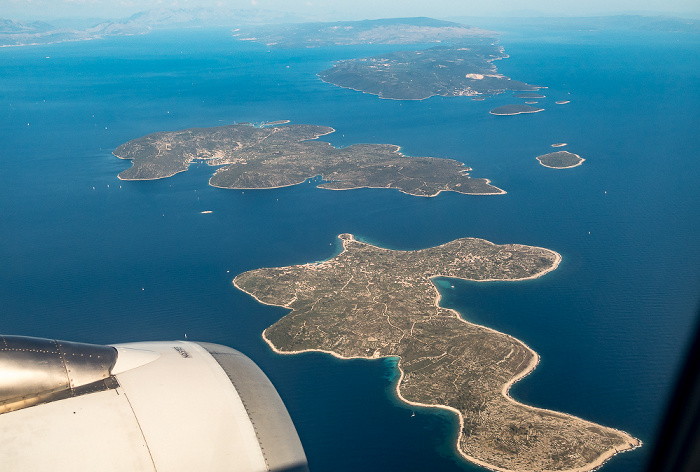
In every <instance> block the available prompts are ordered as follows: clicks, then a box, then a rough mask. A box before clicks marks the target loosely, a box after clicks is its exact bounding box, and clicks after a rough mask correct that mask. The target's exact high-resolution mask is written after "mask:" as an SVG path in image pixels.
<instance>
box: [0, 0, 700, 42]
mask: <svg viewBox="0 0 700 472" xmlns="http://www.w3.org/2000/svg"><path fill="white" fill-rule="evenodd" d="M457 20H459V21H462V20H467V21H468V22H470V23H475V22H478V20H479V19H477V18H468V19H467V18H464V19H463V18H459V19H457ZM482 20H484V24H486V25H488V26H491V25H496V24H498V25H502V26H505V27H507V26H508V25H509V24H513V25H517V26H518V27H532V28H540V27H547V28H555V29H556V28H561V29H572V28H573V29H588V30H603V29H606V30H609V29H617V30H635V31H668V32H685V33H688V32H690V33H699V32H700V20H692V19H684V18H673V17H663V16H657V17H647V16H634V15H628V16H610V17H590V18H517V19H498V21H497V22H496V23H493V21H490V20H491V19H482ZM509 20H510V23H509ZM308 21H309V18H308V17H301V16H295V15H292V14H289V13H284V12H279V11H272V10H261V9H238V10H225V9H213V8H194V9H157V10H148V11H143V12H139V13H136V14H134V15H132V16H130V17H129V18H124V19H118V20H106V21H102V22H97V23H95V24H94V25H92V26H90V27H87V28H85V27H74V28H71V27H69V26H55V25H51V24H49V23H45V22H42V21H34V22H31V23H23V22H19V21H15V20H10V19H2V18H0V46H26V45H33V44H50V43H59V42H65V41H85V40H89V39H100V38H104V37H108V36H123V35H133V34H147V33H149V32H150V31H152V30H156V29H176V28H205V27H207V28H216V27H220V28H232V29H234V28H235V29H236V31H235V35H236V36H238V37H239V39H255V40H258V41H264V42H266V43H268V44H271V45H282V44H284V45H285V46H286V47H298V46H302V47H303V46H306V47H309V46H320V45H323V43H324V42H325V43H328V44H358V43H368V42H369V43H372V42H374V43H384V44H390V43H394V44H399V43H402V44H407V43H415V42H421V40H426V39H427V41H426V42H435V41H437V42H442V41H451V40H454V39H456V38H459V37H464V36H472V37H478V36H492V35H493V32H490V31H485V30H480V29H479V28H474V27H469V26H464V25H462V24H459V23H450V22H445V21H441V20H434V19H431V18H410V19H409V18H405V19H391V20H371V21H364V22H363V21H357V22H343V23H348V25H345V26H350V28H345V27H341V26H339V25H340V23H321V22H308ZM61 24H62V25H65V24H66V22H65V21H61ZM269 25H275V26H269ZM406 25H411V26H412V28H411V29H410V30H409V29H407V28H406ZM398 26H400V28H398ZM491 27H492V26H491ZM397 28H398V29H397ZM399 30H400V31H399ZM394 33H401V34H402V35H404V36H400V35H399V36H393V35H394ZM321 37H323V38H324V40H320V39H319V38H321ZM310 38H316V39H314V40H310ZM392 38H393V39H392Z"/></svg>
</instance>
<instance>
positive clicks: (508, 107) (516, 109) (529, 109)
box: [489, 105, 544, 115]
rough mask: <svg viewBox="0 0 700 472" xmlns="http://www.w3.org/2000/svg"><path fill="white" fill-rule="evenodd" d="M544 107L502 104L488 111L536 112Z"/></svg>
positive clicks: (494, 112)
mask: <svg viewBox="0 0 700 472" xmlns="http://www.w3.org/2000/svg"><path fill="white" fill-rule="evenodd" d="M538 111H544V108H537V107H531V106H530V105H503V106H500V107H496V108H494V109H493V110H491V111H490V112H489V113H491V114H492V115H519V114H521V113H537V112H538Z"/></svg>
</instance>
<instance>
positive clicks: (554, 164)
mask: <svg viewBox="0 0 700 472" xmlns="http://www.w3.org/2000/svg"><path fill="white" fill-rule="evenodd" d="M552 146H555V145H554V144H553V145H552ZM557 147H558V146H557ZM536 159H537V160H538V161H540V164H542V165H543V166H545V167H551V168H553V169H568V168H570V167H576V166H580V165H581V164H583V161H585V159H583V158H582V157H581V156H579V155H578V154H574V153H571V152H569V151H557V152H550V153H548V154H544V155H542V156H537V158H536Z"/></svg>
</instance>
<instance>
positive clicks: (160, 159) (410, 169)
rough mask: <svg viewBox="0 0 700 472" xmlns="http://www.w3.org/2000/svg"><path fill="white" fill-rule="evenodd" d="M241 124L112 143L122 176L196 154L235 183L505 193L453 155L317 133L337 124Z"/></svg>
mask: <svg viewBox="0 0 700 472" xmlns="http://www.w3.org/2000/svg"><path fill="white" fill-rule="evenodd" d="M284 121H285V120H281V121H273V122H263V124H262V125H261V126H252V125H250V124H236V125H228V126H219V127H214V128H190V129H185V130H181V131H169V132H160V133H153V134H149V135H147V136H144V137H142V138H138V139H134V140H132V141H129V142H127V143H125V144H122V145H121V146H119V147H118V148H117V149H115V150H114V151H113V154H114V155H115V156H117V157H119V158H120V159H128V160H131V161H132V162H133V166H132V167H131V168H129V169H126V170H124V171H122V172H121V173H120V174H119V179H121V180H153V179H162V178H166V177H170V176H173V175H175V174H177V173H178V172H184V171H186V170H187V169H188V167H189V165H190V164H191V163H192V162H195V161H198V162H206V163H207V164H209V165H211V166H218V167H219V168H218V169H217V170H216V172H215V173H214V175H213V176H212V177H211V179H209V184H210V185H212V186H214V187H221V188H231V189H271V188H278V187H285V186H290V185H297V184H300V183H302V182H304V181H305V180H306V179H309V178H312V177H315V176H317V175H320V176H321V178H322V180H323V182H321V183H320V184H319V185H318V187H319V188H324V189H331V190H349V189H356V188H390V189H396V190H399V191H401V192H403V193H407V194H409V195H415V196H421V197H432V196H435V195H437V194H438V193H440V192H443V191H453V192H458V193H463V194H470V195H497V194H503V193H505V192H504V191H503V190H501V189H499V188H498V187H494V186H493V185H490V184H489V181H488V180H487V179H476V178H471V177H470V176H469V172H470V171H471V168H469V167H465V166H464V164H463V163H461V162H458V161H456V160H453V159H442V158H435V157H410V156H405V155H403V154H401V153H400V152H399V150H400V148H399V146H396V145H393V144H353V145H352V146H348V147H345V148H342V149H338V148H335V147H333V146H331V145H330V143H327V142H322V141H316V139H317V138H319V137H320V136H323V135H326V134H329V133H332V132H334V131H335V130H334V129H333V128H329V127H327V126H316V125H283V126H281V125H277V124H275V123H283V122H284Z"/></svg>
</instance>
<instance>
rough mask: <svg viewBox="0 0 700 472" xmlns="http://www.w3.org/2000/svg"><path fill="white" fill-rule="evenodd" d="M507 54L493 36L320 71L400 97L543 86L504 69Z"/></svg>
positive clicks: (338, 82) (325, 76)
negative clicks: (516, 77)
mask: <svg viewBox="0 0 700 472" xmlns="http://www.w3.org/2000/svg"><path fill="white" fill-rule="evenodd" d="M504 57H507V56H506V55H505V53H504V51H503V48H502V47H500V46H497V45H495V44H494V43H488V42H486V43H469V44H462V45H460V46H450V47H447V46H435V47H432V48H429V49H425V50H418V51H398V52H393V53H389V54H383V55H381V56H374V57H367V58H362V59H350V60H346V61H341V62H339V63H337V64H336V65H335V66H333V67H332V68H331V69H328V70H325V71H323V72H320V73H319V74H318V75H319V76H320V77H321V78H322V79H323V80H324V81H326V82H329V83H332V84H334V85H338V86H340V87H346V88H350V89H353V90H359V91H362V92H366V93H370V94H374V95H378V96H379V97H380V98H392V99H396V100H422V99H425V98H429V97H432V96H435V95H439V96H443V97H455V96H461V95H465V96H472V97H473V96H477V95H484V94H485V95H495V94H497V93H501V92H503V91H504V90H538V89H539V87H537V86H534V85H529V84H526V83H525V82H520V81H517V80H511V79H510V78H508V77H506V76H504V75H503V74H499V73H498V71H497V69H496V66H495V65H494V64H493V61H495V60H496V59H502V58H504Z"/></svg>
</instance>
